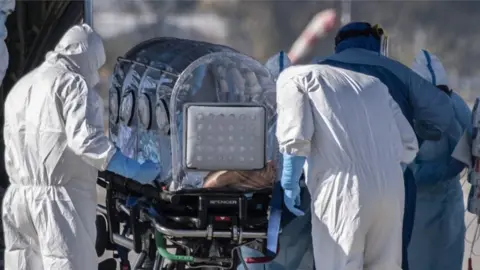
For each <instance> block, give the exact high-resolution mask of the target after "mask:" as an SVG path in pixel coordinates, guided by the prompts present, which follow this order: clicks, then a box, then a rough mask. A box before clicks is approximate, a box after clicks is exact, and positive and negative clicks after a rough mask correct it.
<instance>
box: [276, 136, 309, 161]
mask: <svg viewBox="0 0 480 270" xmlns="http://www.w3.org/2000/svg"><path fill="white" fill-rule="evenodd" d="M311 145H312V144H311V143H310V141H303V140H302V141H296V142H294V143H287V144H284V145H280V152H281V153H283V154H289V155H292V156H302V157H308V156H309V155H310V149H311Z"/></svg>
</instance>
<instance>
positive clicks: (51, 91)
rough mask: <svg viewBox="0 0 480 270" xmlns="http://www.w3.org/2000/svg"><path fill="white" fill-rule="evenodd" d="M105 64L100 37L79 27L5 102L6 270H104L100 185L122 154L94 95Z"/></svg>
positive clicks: (18, 85)
mask: <svg viewBox="0 0 480 270" xmlns="http://www.w3.org/2000/svg"><path fill="white" fill-rule="evenodd" d="M104 63H105V51H104V47H103V43H102V40H101V38H100V36H98V35H97V34H96V33H95V32H93V30H92V29H91V28H90V27H89V26H88V25H85V24H84V25H81V26H74V27H72V28H71V29H70V30H68V31H67V32H66V33H65V35H64V36H63V37H62V39H61V40H60V42H59V44H58V45H57V46H56V48H55V50H54V51H53V52H50V53H48V54H47V56H46V60H45V62H44V63H43V64H41V65H40V66H39V67H38V68H36V69H34V70H33V71H32V72H30V73H29V74H27V75H26V76H25V77H23V78H22V79H21V80H20V81H19V82H18V83H17V84H16V85H15V86H14V87H13V89H12V90H11V91H10V93H9V95H8V97H7V99H6V102H5V126H4V138H5V145H6V147H5V163H6V164H5V165H6V170H7V173H8V175H9V177H10V182H11V186H10V187H9V188H8V190H7V192H6V195H5V197H4V200H3V214H2V218H3V226H4V230H5V242H6V250H5V269H6V270H22V269H24V270H27V269H28V270H36V269H58V270H60V269H61V270H87V269H88V270H94V269H97V267H98V263H97V255H96V252H95V248H94V247H95V240H96V228H95V216H96V178H97V173H98V170H105V169H106V167H107V164H108V163H109V161H110V159H111V158H112V156H113V155H114V154H115V152H116V149H115V147H114V145H113V144H112V143H111V142H110V141H109V140H108V138H107V137H106V136H105V135H104V130H103V127H104V123H103V105H102V100H101V98H100V97H99V95H98V94H97V93H96V92H95V91H94V90H93V89H92V87H93V86H94V85H95V84H97V83H98V80H99V76H98V69H99V68H100V67H101V66H102V65H103V64H104Z"/></svg>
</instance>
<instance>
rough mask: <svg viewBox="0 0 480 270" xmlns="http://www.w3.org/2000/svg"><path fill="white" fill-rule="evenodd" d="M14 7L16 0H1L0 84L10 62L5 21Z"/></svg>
mask: <svg viewBox="0 0 480 270" xmlns="http://www.w3.org/2000/svg"><path fill="white" fill-rule="evenodd" d="M14 9H15V0H0V39H1V40H0V85H1V84H2V82H3V78H4V77H5V73H6V72H7V68H8V63H9V56H8V49H7V44H6V43H5V39H6V38H7V34H8V33H7V26H6V25H5V22H6V21H7V17H8V15H10V13H12V12H13V11H14Z"/></svg>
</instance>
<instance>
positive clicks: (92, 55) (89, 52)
mask: <svg viewBox="0 0 480 270" xmlns="http://www.w3.org/2000/svg"><path fill="white" fill-rule="evenodd" d="M62 59H63V60H64V61H66V63H65V64H66V65H67V66H68V67H69V68H71V69H72V71H74V72H78V73H79V74H80V75H82V76H83V77H84V78H85V81H86V82H87V85H88V86H89V87H93V86H95V85H96V84H97V83H98V82H99V81H100V75H99V73H98V69H99V68H100V67H101V66H103V65H104V64H105V61H106V56H105V48H104V47H103V41H102V39H101V37H100V36H99V35H98V34H97V33H96V32H94V31H93V29H92V28H91V27H90V26H89V25H87V24H82V25H76V26H73V27H72V28H70V29H69V30H68V31H67V32H66V33H65V34H64V35H63V37H62V38H61V39H60V41H59V42H58V44H57V46H56V47H55V49H54V51H52V52H49V53H47V56H46V60H47V62H49V63H52V64H53V63H56V62H57V61H62Z"/></svg>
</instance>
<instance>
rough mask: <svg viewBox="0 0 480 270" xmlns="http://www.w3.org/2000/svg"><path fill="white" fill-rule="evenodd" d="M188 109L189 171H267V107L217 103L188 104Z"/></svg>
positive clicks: (186, 143)
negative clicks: (265, 167)
mask: <svg viewBox="0 0 480 270" xmlns="http://www.w3.org/2000/svg"><path fill="white" fill-rule="evenodd" d="M225 104H228V103H225ZM184 108H185V110H184V117H185V118H186V120H185V123H184V135H183V141H184V162H185V165H186V167H187V168H188V169H194V170H208V171H217V170H255V169H262V168H264V166H265V164H266V155H265V151H266V150H265V147H266V144H265V141H266V140H265V136H266V110H265V107H263V106H258V105H251V106H245V104H242V106H240V105H233V104H228V105H220V104H219V103H213V104H201V105H200V104H195V105H193V104H186V105H185V107H184Z"/></svg>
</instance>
